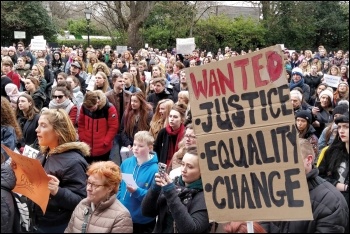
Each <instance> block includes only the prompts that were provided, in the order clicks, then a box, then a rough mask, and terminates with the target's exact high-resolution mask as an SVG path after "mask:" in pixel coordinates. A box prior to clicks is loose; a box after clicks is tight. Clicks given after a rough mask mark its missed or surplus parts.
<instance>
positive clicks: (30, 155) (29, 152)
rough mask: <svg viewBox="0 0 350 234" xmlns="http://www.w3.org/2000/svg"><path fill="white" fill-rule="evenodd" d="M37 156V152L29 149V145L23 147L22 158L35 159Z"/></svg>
mask: <svg viewBox="0 0 350 234" xmlns="http://www.w3.org/2000/svg"><path fill="white" fill-rule="evenodd" d="M38 154H39V150H36V149H34V148H32V147H30V146H29V145H25V146H24V149H23V155H24V156H27V157H28V158H33V159H36V157H37V156H38Z"/></svg>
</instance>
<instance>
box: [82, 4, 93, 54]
mask: <svg viewBox="0 0 350 234" xmlns="http://www.w3.org/2000/svg"><path fill="white" fill-rule="evenodd" d="M84 13H85V18H86V21H87V27H88V30H87V33H88V47H89V46H90V20H91V13H92V12H91V9H90V8H86V9H85V11H84Z"/></svg>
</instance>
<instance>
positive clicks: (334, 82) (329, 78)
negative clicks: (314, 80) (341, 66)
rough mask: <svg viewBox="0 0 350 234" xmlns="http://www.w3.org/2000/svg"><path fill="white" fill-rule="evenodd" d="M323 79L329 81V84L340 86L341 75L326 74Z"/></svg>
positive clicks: (335, 86)
mask: <svg viewBox="0 0 350 234" xmlns="http://www.w3.org/2000/svg"><path fill="white" fill-rule="evenodd" d="M323 79H324V82H325V83H327V84H328V85H329V86H331V87H334V88H338V85H339V82H340V79H341V77H340V76H331V75H328V74H324V75H323Z"/></svg>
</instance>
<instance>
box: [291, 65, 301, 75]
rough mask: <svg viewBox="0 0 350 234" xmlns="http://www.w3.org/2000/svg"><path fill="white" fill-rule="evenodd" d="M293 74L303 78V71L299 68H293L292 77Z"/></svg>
mask: <svg viewBox="0 0 350 234" xmlns="http://www.w3.org/2000/svg"><path fill="white" fill-rule="evenodd" d="M294 74H296V75H299V76H301V77H303V71H302V70H301V68H299V67H295V68H293V70H292V76H293V75H294Z"/></svg>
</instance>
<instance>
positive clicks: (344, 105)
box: [332, 100, 349, 116]
mask: <svg viewBox="0 0 350 234" xmlns="http://www.w3.org/2000/svg"><path fill="white" fill-rule="evenodd" d="M347 111H349V102H348V101H347V100H341V101H340V102H339V103H338V105H337V106H336V107H334V109H333V112H332V114H333V116H334V115H336V114H341V115H343V114H344V113H345V112H347Z"/></svg>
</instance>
